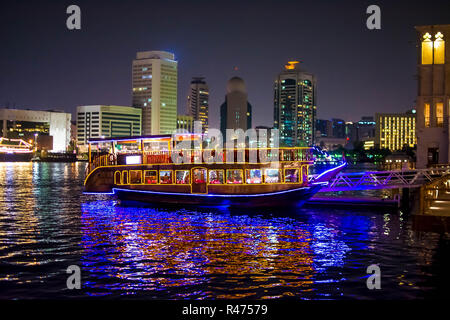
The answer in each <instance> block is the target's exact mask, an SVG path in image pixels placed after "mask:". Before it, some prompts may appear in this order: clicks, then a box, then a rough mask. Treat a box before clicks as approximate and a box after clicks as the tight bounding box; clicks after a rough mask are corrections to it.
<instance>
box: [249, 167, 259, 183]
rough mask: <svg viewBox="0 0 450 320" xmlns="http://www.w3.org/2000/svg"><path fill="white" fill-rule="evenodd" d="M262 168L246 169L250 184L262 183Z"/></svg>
mask: <svg viewBox="0 0 450 320" xmlns="http://www.w3.org/2000/svg"><path fill="white" fill-rule="evenodd" d="M261 180H262V179H261V170H260V169H249V170H246V181H247V183H249V184H254V183H261Z"/></svg>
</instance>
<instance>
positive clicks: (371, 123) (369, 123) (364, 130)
mask: <svg viewBox="0 0 450 320" xmlns="http://www.w3.org/2000/svg"><path fill="white" fill-rule="evenodd" d="M357 125H358V140H359V141H364V140H365V139H370V138H374V137H375V125H376V123H375V120H374V118H373V117H372V116H365V117H361V120H359V121H358V123H357Z"/></svg>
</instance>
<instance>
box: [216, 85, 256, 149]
mask: <svg viewBox="0 0 450 320" xmlns="http://www.w3.org/2000/svg"><path fill="white" fill-rule="evenodd" d="M251 127H252V106H251V105H250V103H249V102H248V95H247V88H246V87H245V83H244V80H242V79H241V78H239V77H233V78H231V79H230V80H228V83H227V94H226V96H225V102H224V103H223V104H222V105H221V106H220V130H221V131H222V134H223V138H224V140H225V139H226V129H234V130H236V129H242V130H244V132H245V131H247V129H250V128H251Z"/></svg>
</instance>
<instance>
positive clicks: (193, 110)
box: [187, 77, 209, 133]
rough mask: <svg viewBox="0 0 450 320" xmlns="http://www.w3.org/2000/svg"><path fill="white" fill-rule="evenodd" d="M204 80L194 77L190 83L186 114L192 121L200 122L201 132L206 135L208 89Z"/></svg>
mask: <svg viewBox="0 0 450 320" xmlns="http://www.w3.org/2000/svg"><path fill="white" fill-rule="evenodd" d="M204 79H205V78H203V77H195V78H193V79H192V81H191V86H190V90H189V95H188V97H187V114H188V115H190V116H192V118H193V119H194V121H201V122H202V131H203V132H204V133H208V110H209V88H208V85H207V84H206V82H205V80H204Z"/></svg>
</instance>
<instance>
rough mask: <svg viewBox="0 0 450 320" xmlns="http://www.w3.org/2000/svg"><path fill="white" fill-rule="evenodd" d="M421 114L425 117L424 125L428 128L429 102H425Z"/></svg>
mask: <svg viewBox="0 0 450 320" xmlns="http://www.w3.org/2000/svg"><path fill="white" fill-rule="evenodd" d="M423 116H424V119H425V127H426V128H428V127H429V126H430V104H429V103H425V106H424V110H423Z"/></svg>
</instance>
